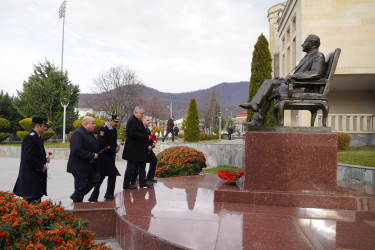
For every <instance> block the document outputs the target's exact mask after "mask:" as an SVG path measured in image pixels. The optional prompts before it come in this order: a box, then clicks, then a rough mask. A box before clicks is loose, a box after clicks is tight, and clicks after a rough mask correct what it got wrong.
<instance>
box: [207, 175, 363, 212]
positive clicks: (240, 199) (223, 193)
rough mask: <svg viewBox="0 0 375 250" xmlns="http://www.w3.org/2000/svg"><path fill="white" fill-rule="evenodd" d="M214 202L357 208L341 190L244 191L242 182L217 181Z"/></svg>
mask: <svg viewBox="0 0 375 250" xmlns="http://www.w3.org/2000/svg"><path fill="white" fill-rule="evenodd" d="M214 201H215V202H233V203H246V204H253V205H265V206H283V207H309V208H326V209H346V210H355V209H356V208H357V203H356V199H355V197H354V196H352V195H350V194H349V192H348V191H347V190H344V189H342V188H337V189H336V190H335V191H253V190H246V189H244V188H243V182H242V180H241V181H238V182H237V185H227V184H225V183H224V182H223V181H221V180H218V183H217V185H216V188H215V198H214Z"/></svg>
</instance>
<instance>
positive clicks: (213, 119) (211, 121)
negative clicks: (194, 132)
mask: <svg viewBox="0 0 375 250" xmlns="http://www.w3.org/2000/svg"><path fill="white" fill-rule="evenodd" d="M219 112H220V105H219V104H218V103H217V99H216V92H215V91H212V95H211V98H210V100H209V103H208V104H207V107H206V113H205V115H204V128H206V129H213V128H214V127H215V125H216V124H219V118H218V116H217V114H218V113H219Z"/></svg>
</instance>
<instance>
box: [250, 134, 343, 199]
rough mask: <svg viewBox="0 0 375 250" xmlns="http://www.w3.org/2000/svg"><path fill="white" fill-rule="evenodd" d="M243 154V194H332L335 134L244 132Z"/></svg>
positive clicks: (335, 174)
mask: <svg viewBox="0 0 375 250" xmlns="http://www.w3.org/2000/svg"><path fill="white" fill-rule="evenodd" d="M244 154H245V161H244V162H245V164H244V171H245V181H244V188H245V189H246V190H252V191H262V192H263V191H297V192H299V191H301V192H305V191H311V190H313V191H335V190H336V185H337V181H336V180H337V135H336V134H324V133H319V134H317V133H315V134H314V133H275V132H247V133H246V138H245V153H244Z"/></svg>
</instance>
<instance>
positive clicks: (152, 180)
mask: <svg viewBox="0 0 375 250" xmlns="http://www.w3.org/2000/svg"><path fill="white" fill-rule="evenodd" d="M146 181H150V182H158V180H155V179H151V180H146Z"/></svg>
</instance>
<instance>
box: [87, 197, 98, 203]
mask: <svg viewBox="0 0 375 250" xmlns="http://www.w3.org/2000/svg"><path fill="white" fill-rule="evenodd" d="M89 202H98V199H95V198H92V197H90V198H89Z"/></svg>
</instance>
